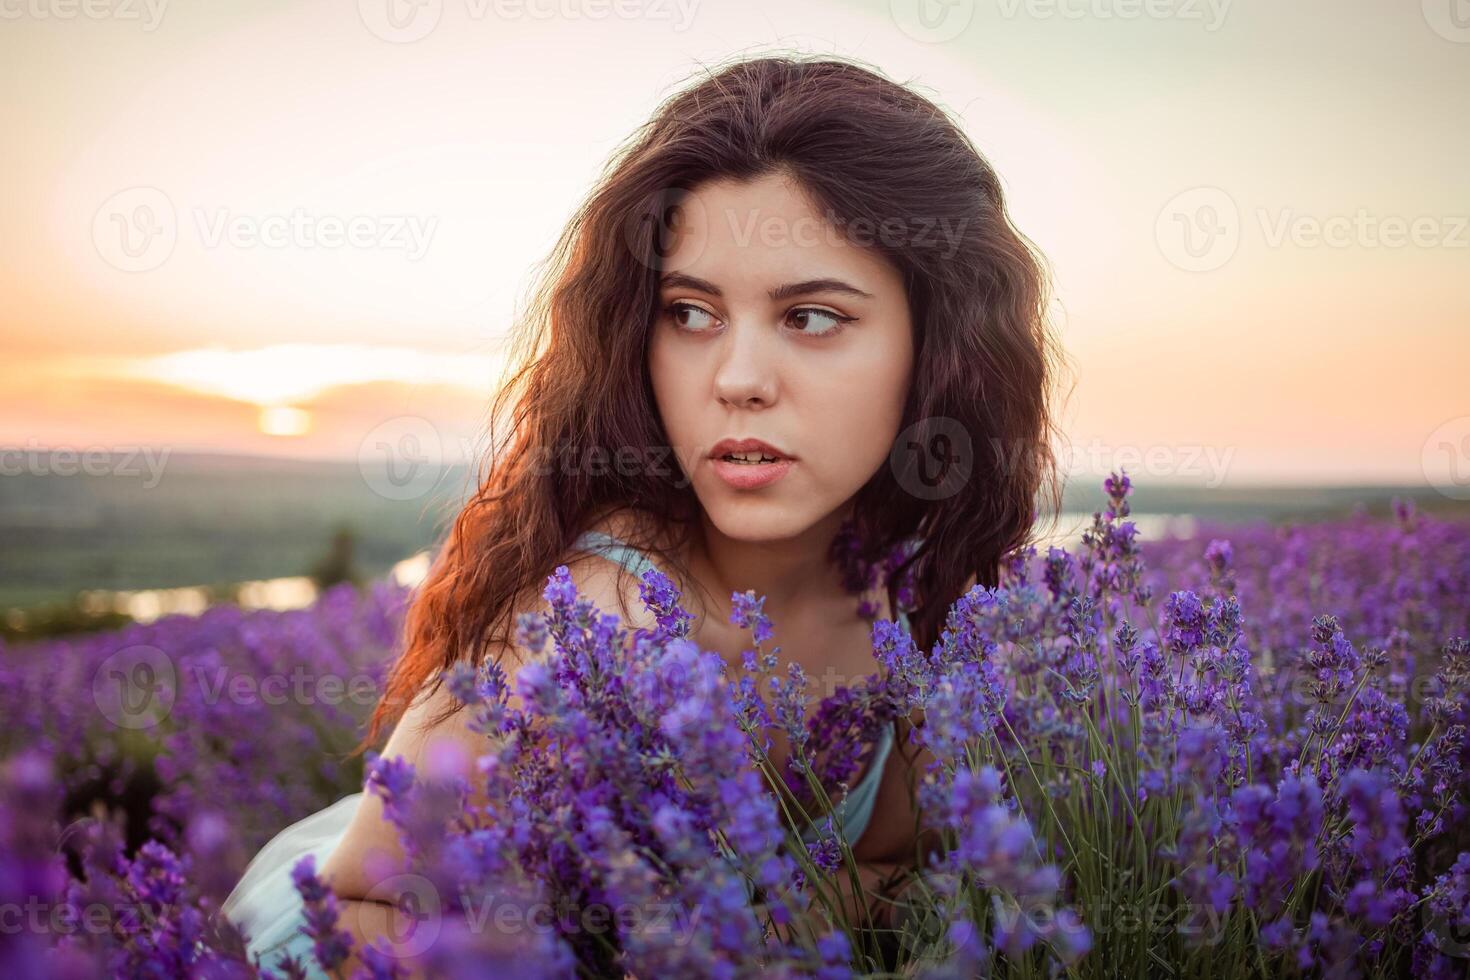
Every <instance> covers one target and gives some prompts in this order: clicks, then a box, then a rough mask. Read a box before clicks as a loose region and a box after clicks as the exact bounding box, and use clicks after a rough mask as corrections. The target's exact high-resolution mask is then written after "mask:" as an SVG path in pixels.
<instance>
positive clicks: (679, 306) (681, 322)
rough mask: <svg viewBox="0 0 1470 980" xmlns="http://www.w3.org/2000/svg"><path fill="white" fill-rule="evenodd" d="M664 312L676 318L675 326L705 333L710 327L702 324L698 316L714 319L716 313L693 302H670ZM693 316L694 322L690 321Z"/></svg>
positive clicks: (691, 331)
mask: <svg viewBox="0 0 1470 980" xmlns="http://www.w3.org/2000/svg"><path fill="white" fill-rule="evenodd" d="M664 313H666V314H667V315H669V316H671V317H673V318H674V324H675V326H677V327H678V328H679V329H680V330H684V331H687V332H689V333H704V332H705V330H707V329H708V327H707V326H701V325H700V323H699V321H698V319H697V318H698V317H706V318H707V319H709V320H713V319H714V314H713V313H711V312H710V311H709V310H706V309H704V308H703V307H699V306H695V305H693V304H691V303H670V304H669V305H668V306H665V307H664ZM691 318H692V319H694V322H693V323H691V322H690V320H691Z"/></svg>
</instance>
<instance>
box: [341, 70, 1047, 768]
mask: <svg viewBox="0 0 1470 980" xmlns="http://www.w3.org/2000/svg"><path fill="white" fill-rule="evenodd" d="M776 172H779V173H782V174H785V175H789V176H791V177H792V178H794V179H795V181H796V182H797V183H798V185H799V186H801V187H802V188H804V190H805V191H806V192H807V194H808V195H809V196H810V199H811V200H812V201H814V202H815V203H816V204H818V205H820V209H821V210H822V212H823V213H824V215H825V217H826V218H827V220H829V221H831V222H833V224H834V225H835V226H836V227H838V228H869V229H878V228H883V227H885V226H884V222H885V221H888V222H889V223H890V224H889V225H888V226H887V227H890V228H896V227H903V228H906V229H910V230H913V229H923V228H928V229H931V230H932V231H931V234H930V239H929V241H928V242H927V244H926V243H924V242H921V241H919V239H918V237H917V236H913V237H912V239H910V237H909V236H899V237H900V238H901V239H902V240H898V241H894V240H891V239H890V238H889V237H888V236H884V235H882V234H879V235H876V236H870V238H869V241H868V242H866V243H864V247H871V248H876V249H878V250H879V251H880V252H882V253H883V254H884V255H885V256H886V257H887V259H888V260H889V261H891V262H892V263H893V264H894V265H895V266H896V267H897V268H898V269H900V270H901V271H902V273H903V281H904V284H905V288H906V290H907V295H908V301H909V305H910V311H911V314H912V321H913V324H914V330H915V335H914V341H915V355H916V357H915V368H914V371H915V373H914V378H913V384H911V385H910V395H909V399H908V403H907V405H906V407H905V414H904V421H903V424H902V427H901V435H900V439H899V440H896V443H898V444H897V445H896V446H895V450H896V451H895V452H894V453H892V454H891V455H890V462H891V465H889V466H884V467H880V469H879V471H878V472H876V473H874V474H873V476H872V478H871V479H870V480H869V481H868V483H867V484H866V485H865V486H863V487H862V489H861V490H860V491H859V492H858V494H857V496H856V499H855V500H854V502H853V503H854V508H853V511H852V522H853V523H852V525H851V527H852V528H853V529H854V530H855V532H856V538H857V540H858V541H859V542H861V545H860V553H861V556H862V559H863V560H864V561H870V562H874V563H877V562H880V561H881V559H882V557H883V556H885V555H889V554H892V553H893V551H894V549H895V548H896V547H899V546H900V545H901V543H902V542H904V541H906V540H908V539H911V538H915V537H917V538H919V539H920V540H921V542H922V543H921V545H920V547H919V548H918V550H917V551H916V552H914V553H913V554H912V555H911V557H909V558H908V559H907V561H904V562H902V563H901V564H899V565H898V567H896V568H895V569H894V571H893V575H892V576H891V577H889V578H888V580H887V581H885V582H882V583H880V586H881V587H882V588H884V589H885V590H886V591H887V595H888V598H889V608H890V609H897V608H899V606H898V604H897V598H898V597H897V594H896V589H897V583H898V582H899V580H900V579H902V578H903V577H905V576H907V577H908V578H909V581H910V582H911V583H912V594H913V598H914V599H915V600H916V601H911V602H909V603H908V605H910V606H911V607H912V609H913V612H912V614H911V615H910V623H911V625H912V629H913V634H914V638H915V640H916V642H918V643H919V644H920V645H921V647H923V648H925V649H927V648H929V647H930V646H932V645H933V644H934V643H935V642H936V641H937V639H938V637H939V634H940V632H941V630H942V629H943V626H944V619H945V614H946V612H947V610H948V609H949V607H950V605H952V604H953V602H954V601H955V600H956V599H958V598H959V597H960V595H961V594H963V592H964V591H965V590H966V589H967V588H969V587H970V585H971V584H973V583H976V582H978V583H980V584H984V585H994V584H996V583H997V578H998V575H999V572H1000V567H1001V562H1002V560H1003V558H1004V557H1005V556H1006V554H1007V553H1008V552H1010V551H1012V550H1013V549H1015V548H1017V547H1019V546H1021V545H1023V544H1025V543H1027V542H1028V540H1029V536H1030V535H1031V534H1032V532H1033V530H1034V529H1035V528H1036V527H1037V522H1038V517H1039V507H1038V504H1039V503H1040V501H1041V498H1042V494H1043V491H1049V494H1048V495H1047V498H1048V499H1049V501H1050V504H1051V506H1050V508H1049V510H1050V513H1051V514H1052V516H1053V519H1054V516H1055V514H1056V512H1057V511H1058V510H1059V509H1060V487H1059V483H1058V480H1057V472H1056V470H1057V467H1056V460H1055V457H1054V454H1053V451H1052V445H1051V442H1052V430H1053V415H1052V412H1051V409H1050V400H1051V397H1050V396H1051V392H1052V388H1053V387H1054V380H1055V377H1056V372H1057V369H1058V367H1059V366H1060V365H1061V364H1062V363H1063V361H1064V358H1063V357H1062V355H1061V352H1060V349H1059V347H1058V345H1057V344H1056V342H1055V340H1054V338H1053V337H1052V334H1051V332H1050V329H1049V326H1048V319H1047V313H1048V303H1049V287H1048V277H1047V274H1046V271H1045V265H1044V262H1043V260H1042V258H1041V256H1040V255H1039V254H1038V252H1037V251H1036V250H1035V249H1034V247H1033V246H1032V245H1031V243H1030V242H1029V241H1028V240H1027V239H1025V238H1024V237H1023V236H1022V235H1021V234H1020V233H1019V232H1018V231H1017V230H1016V229H1015V228H1014V227H1013V226H1012V224H1011V221H1010V219H1009V217H1008V215H1007V212H1006V208H1005V203H1004V196H1003V194H1002V192H1001V186H1000V181H999V179H998V178H997V177H996V174H995V172H994V170H992V169H991V167H990V165H989V164H988V163H987V162H986V160H985V159H984V157H982V156H981V155H980V153H979V152H978V151H977V150H976V148H975V147H974V145H973V144H972V143H971V142H970V140H969V138H968V137H967V136H966V135H965V133H964V132H963V131H962V130H961V129H960V128H959V126H958V125H956V123H955V122H954V121H953V120H952V119H951V118H950V117H949V116H947V115H946V113H945V112H944V111H942V110H941V109H940V108H939V107H938V106H936V105H935V104H933V103H932V102H930V101H929V100H927V99H925V98H924V97H922V96H920V95H919V94H917V93H915V92H914V91H912V90H910V89H909V88H907V87H905V86H903V85H900V84H898V83H896V82H893V81H890V80H889V79H887V78H885V77H883V75H882V74H880V73H879V72H878V71H876V70H874V69H871V68H868V67H865V66H862V65H859V64H856V63H853V62H851V61H846V60H840V59H835V58H831V57H820V58H817V57H802V56H794V57H760V58H754V59H744V60H739V61H736V62H733V63H730V64H727V65H726V66H724V67H721V68H718V69H706V70H705V72H704V73H703V77H702V79H700V80H698V81H697V82H696V83H694V84H691V85H689V86H688V87H686V88H684V89H683V90H682V91H680V92H678V93H677V94H675V95H674V96H672V97H671V98H669V99H668V100H667V101H666V102H664V103H663V104H662V105H661V106H660V107H659V108H658V109H657V111H656V112H655V113H654V115H653V117H652V118H651V119H650V120H649V121H648V122H647V123H646V124H645V125H644V126H643V127H642V128H640V129H639V130H638V131H637V132H635V133H634V134H633V136H632V137H630V139H629V140H628V141H627V142H626V143H625V144H624V145H623V146H622V147H620V148H619V150H618V151H617V152H616V153H615V155H614V157H613V159H612V160H611V162H610V163H609V164H608V166H607V168H606V169H605V171H604V174H603V176H602V177H601V179H600V180H599V181H598V183H597V185H596V186H595V187H594V188H593V190H592V192H591V193H590V194H589V196H588V197H587V199H586V200H585V202H583V203H582V205H581V206H580V208H579V210H578V211H577V212H576V214H575V215H574V216H573V218H572V220H571V221H570V222H569V224H568V226H567V228H566V230H565V232H564V233H563V234H562V236H561V238H560V239H559V241H558V242H557V244H556V245H555V247H554V249H553V250H552V253H551V254H550V256H549V257H548V258H547V259H546V260H545V261H544V262H543V263H542V265H541V266H539V267H538V269H539V277H538V279H537V282H536V284H535V286H534V288H533V291H532V293H531V296H530V300H531V301H530V303H529V305H528V306H527V308H526V309H525V312H524V313H523V314H522V315H521V317H520V318H519V319H518V324H517V329H516V332H515V334H514V336H513V341H512V346H511V348H510V361H509V366H508V369H507V371H506V376H505V377H504V378H503V379H502V382H501V386H500V388H499V390H498V393H497V395H496V397H495V399H494V401H493V403H492V406H491V410H490V418H489V442H488V451H487V453H486V455H485V458H484V460H483V461H482V463H481V467H480V471H479V473H478V477H477V479H476V487H477V489H476V490H475V491H474V493H473V494H472V495H471V496H470V499H469V501H468V503H467V504H466V505H465V506H464V507H463V509H462V510H461V511H460V512H459V514H458V515H457V517H456V518H455V519H454V521H453V523H452V525H451V528H450V530H449V533H448V536H447V539H446V540H445V542H444V544H443V546H442V547H441V548H440V550H439V553H438V555H437V557H436V559H435V561H434V563H433V565H432V568H431V570H430V572H429V575H428V577H427V579H426V580H425V581H424V582H423V583H422V584H421V586H420V587H419V589H418V591H417V593H416V595H415V597H414V600H413V603H412V605H411V607H410V609H409V613H408V618H407V623H406V627H405V632H406V637H405V643H406V645H405V649H404V651H403V653H402V655H401V657H400V658H399V659H398V660H397V662H396V663H395V665H394V667H393V669H392V672H391V674H390V677H389V680H388V684H387V688H386V690H385V692H384V695H383V697H382V699H381V700H380V701H379V703H378V705H377V707H376V709H375V711H374V713H373V716H372V719H371V725H370V730H369V732H368V735H367V737H366V738H365V739H364V741H363V744H362V745H361V746H359V751H361V749H362V748H363V747H364V746H366V745H368V744H371V743H373V742H375V741H376V740H377V739H378V737H379V735H380V733H381V732H382V730H383V727H384V725H385V724H387V723H389V722H392V721H394V720H396V719H397V718H398V717H399V716H400V715H401V714H402V712H403V710H404V708H405V707H406V706H407V704H408V703H410V701H411V700H412V699H413V698H414V697H415V696H417V695H418V694H419V693H420V692H421V691H423V690H425V688H426V685H428V684H430V683H432V684H438V683H440V681H439V679H438V677H439V674H440V672H441V671H442V670H443V669H444V668H446V667H448V666H450V665H452V664H454V663H456V662H460V661H468V662H471V663H478V662H480V659H481V658H483V657H485V656H487V655H488V651H491V650H495V649H510V644H511V643H512V641H513V638H514V629H515V622H514V614H515V613H516V612H517V611H521V610H526V609H530V608H534V606H535V605H536V601H537V597H538V595H539V592H540V590H541V588H543V587H544V584H545V580H546V577H547V576H548V575H550V574H551V572H552V571H553V570H554V568H555V565H556V564H557V563H558V562H560V561H562V560H563V556H564V555H566V554H568V552H569V551H570V549H571V546H572V542H573V541H574V540H575V538H576V537H577V536H578V535H579V534H580V533H581V532H583V531H584V530H587V529H588V528H589V527H591V526H593V524H594V522H596V521H598V520H599V519H600V518H601V517H603V516H604V515H608V514H611V513H613V512H616V511H620V510H623V509H625V508H631V509H633V510H634V511H637V512H646V513H647V514H651V515H657V521H656V524H657V525H658V528H659V530H660V533H658V534H656V535H651V536H650V537H651V539H650V540H645V541H638V542H635V543H636V544H638V545H639V546H640V547H643V548H644V549H645V550H647V551H649V552H650V553H651V554H653V555H654V556H655V557H656V558H660V559H662V562H663V563H664V564H663V566H662V567H665V568H672V569H675V570H676V574H678V575H687V569H686V568H684V567H683V566H682V564H681V563H680V562H679V557H678V552H679V548H680V546H681V543H687V541H688V538H687V535H689V534H691V533H692V532H693V530H694V528H695V527H696V526H697V523H698V518H699V515H700V510H699V502H698V500H697V498H696V497H695V495H694V492H693V490H692V488H691V487H690V486H689V483H688V479H687V477H686V476H685V475H684V474H683V472H682V470H681V468H680V465H679V463H678V461H677V460H676V459H675V458H674V457H673V455H672V454H670V455H668V456H667V457H665V459H666V460H667V462H666V465H664V466H657V465H636V466H626V465H617V460H618V458H619V457H618V453H619V452H620V451H622V452H623V453H624V458H628V457H627V456H626V454H627V451H628V449H629V447H636V448H637V450H638V451H640V452H641V451H642V450H643V449H644V447H649V448H650V449H652V447H667V446H668V445H669V440H668V437H667V435H666V434H665V432H664V427H663V424H662V422H661V420H660V418H659V415H658V412H657V408H656V405H655V402H654V398H653V390H652V386H651V382H650V377H649V370H648V357H647V348H648V341H649V334H650V328H651V326H652V324H653V323H654V321H655V319H656V313H657V310H658V300H659V273H660V268H661V262H662V261H663V259H664V257H665V255H666V254H667V246H668V243H669V238H668V232H669V230H670V228H671V226H672V224H673V222H674V221H676V220H677V209H678V204H679V201H680V199H681V198H682V196H683V195H684V194H685V193H687V192H688V191H689V190H690V189H692V188H694V187H696V186H698V185H700V184H702V183H703V182H705V181H709V180H713V179H716V178H732V179H737V180H751V179H755V178H759V177H762V176H766V175H769V174H772V173H776ZM895 219H896V220H897V222H898V224H896V225H895V224H893V222H894V221H895ZM935 239H942V240H940V241H937V242H936V241H935ZM936 244H937V245H940V246H942V247H935V246H936ZM599 458H600V459H601V460H602V463H601V465H596V464H595V461H596V460H598V459H599ZM642 458H643V459H644V460H646V461H651V460H655V459H657V456H656V455H655V454H654V453H652V452H650V453H648V454H647V455H646V456H644V457H642ZM936 459H937V461H938V462H939V463H941V464H944V465H949V466H960V467H961V468H962V470H963V474H962V479H961V480H960V482H959V484H958V485H953V484H952V485H951V486H949V488H948V489H947V490H945V491H942V492H934V491H933V488H934V487H936V486H939V485H940V484H939V483H938V482H936V477H935V470H934V466H935V463H936ZM565 460H570V461H573V463H574V465H563V461H565ZM910 566H912V567H910ZM500 644H504V646H500Z"/></svg>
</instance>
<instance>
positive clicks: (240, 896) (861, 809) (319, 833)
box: [222, 531, 910, 978]
mask: <svg viewBox="0 0 1470 980" xmlns="http://www.w3.org/2000/svg"><path fill="white" fill-rule="evenodd" d="M573 548H574V550H577V551H588V552H592V553H594V554H601V555H604V556H606V557H607V558H609V559H611V560H612V561H615V562H617V563H618V564H620V565H622V566H623V567H624V568H627V569H628V570H629V571H631V572H632V573H633V574H634V575H637V576H641V575H642V574H643V572H644V570H646V569H648V568H653V567H656V566H655V565H654V563H653V561H652V560H651V559H650V558H649V557H648V555H646V554H644V553H643V552H642V551H639V550H637V549H636V548H633V547H631V546H629V545H627V544H625V543H623V542H622V541H620V540H618V539H617V538H614V537H612V536H611V535H609V534H605V533H603V532H601V531H587V532H586V533H584V534H583V535H582V536H581V537H579V538H578V539H577V541H576V542H575V544H574V545H573ZM898 623H899V625H900V626H901V627H902V628H903V629H904V630H908V629H909V628H910V627H909V622H908V618H907V616H905V615H904V614H903V613H902V612H900V613H899V616H898ZM882 731H883V733H882V735H881V736H880V738H879V740H878V743H877V745H876V746H875V747H874V750H873V757H872V761H871V762H870V763H869V765H868V767H867V769H866V770H865V771H864V773H863V775H862V778H860V779H859V780H858V781H857V783H856V784H855V785H853V786H851V787H850V788H849V790H848V793H847V796H846V797H845V798H843V799H842V800H841V801H840V802H839V803H838V804H837V806H836V808H835V810H834V811H833V819H834V821H835V822H837V823H838V824H839V825H840V826H841V828H842V830H843V832H844V834H845V836H846V838H847V840H848V841H851V842H854V843H855V842H856V841H857V840H858V838H859V837H861V836H862V834H863V831H865V830H866V829H867V827H868V822H869V821H870V820H871V819H872V816H873V804H874V803H875V802H876V800H877V798H878V783H879V781H880V779H881V778H882V774H883V767H884V764H885V763H886V762H887V761H888V755H889V752H890V751H891V750H892V749H893V739H894V736H893V726H892V725H885V726H884V727H883V730H882ZM362 797H363V794H362V793H361V792H358V793H353V794H351V795H349V796H345V797H343V798H342V799H340V800H338V801H337V802H335V803H333V804H331V805H329V806H327V807H326V808H324V809H321V810H318V811H317V812H316V813H313V814H311V815H310V816H307V817H303V818H302V819H301V820H298V821H297V822H296V823H293V824H291V825H290V826H289V827H287V828H285V829H284V830H282V831H281V832H280V833H278V834H276V836H275V837H273V838H271V840H270V842H269V843H267V844H266V845H265V846H264V847H262V848H261V849H260V851H259V853H257V854H256V855H255V857H254V858H252V859H251V861H250V864H249V865H248V866H247V867H246V868H245V873H244V875H242V876H241V878H240V881H239V882H238V883H237V884H236V885H235V888H234V890H233V891H232V892H230V895H229V897H228V898H226V899H225V902H224V905H223V906H222V911H223V912H224V914H225V915H226V916H227V917H228V918H229V919H230V920H231V921H232V922H234V923H235V924H236V925H238V926H239V927H240V928H241V929H243V930H245V933H246V935H247V937H248V938H249V943H248V946H247V949H248V951H249V953H250V955H251V956H252V957H254V956H259V957H260V963H261V966H262V967H264V968H266V969H271V970H277V969H279V966H278V964H279V961H280V959H281V958H282V957H284V956H287V955H290V956H295V957H296V958H297V959H299V960H300V961H301V962H302V963H304V964H305V965H306V970H307V975H308V976H310V977H314V978H326V976H327V975H326V974H325V973H324V972H323V971H322V970H321V968H320V967H318V966H317V964H316V960H315V959H314V957H313V954H312V940H311V938H310V937H308V936H307V935H306V934H305V933H304V932H302V931H301V927H302V925H303V924H304V922H305V919H304V918H303V916H302V907H301V897H300V895H299V894H297V892H296V886H295V884H294V883H293V882H292V881H291V868H292V867H293V866H294V865H295V864H296V862H297V861H299V860H300V859H301V858H303V857H305V856H306V855H308V854H311V855H314V856H315V858H316V866H317V868H318V869H320V868H321V866H322V865H323V864H324V863H325V862H326V860H327V857H328V855H330V854H331V853H332V851H333V850H335V849H336V847H337V842H338V841H340V840H341V839H342V835H343V834H344V833H345V832H346V830H347V825H348V824H349V823H350V822H351V821H352V816H353V814H354V813H356V812H357V805H358V803H359V802H360V801H361V800H362ZM825 824H826V818H825V817H823V818H821V819H820V820H819V821H815V822H813V823H812V824H811V825H810V826H808V827H806V828H804V829H803V830H802V834H801V836H802V838H803V839H804V840H806V841H808V842H810V841H815V840H816V839H817V837H818V836H819V834H820V833H821V830H822V828H823V827H825Z"/></svg>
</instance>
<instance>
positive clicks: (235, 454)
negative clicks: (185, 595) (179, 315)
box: [0, 443, 1443, 494]
mask: <svg viewBox="0 0 1470 980" xmlns="http://www.w3.org/2000/svg"><path fill="white" fill-rule="evenodd" d="M14 451H19V452H25V453H31V454H40V455H48V456H49V455H54V454H56V453H70V454H71V455H73V456H80V455H81V454H83V453H88V454H93V455H94V458H95V455H96V454H98V453H102V454H104V455H106V456H107V457H108V458H112V457H116V456H125V455H127V454H129V453H133V454H137V453H147V454H149V455H150V456H151V457H156V456H157V455H159V454H163V453H166V454H167V457H168V458H170V459H177V458H182V459H185V460H215V461H221V462H235V463H251V464H260V465H270V464H276V465H291V466H339V467H351V466H358V467H361V466H362V465H363V462H362V461H361V460H359V459H355V458H353V457H350V456H345V455H344V456H332V455H294V454H277V453H262V452H253V451H249V450H227V449H216V448H197V447H187V446H185V447H174V446H159V445H150V444H144V443H138V444H135V445H126V446H113V447H110V448H109V447H105V446H89V447H76V446H59V447H40V446H29V447H25V446H18V445H14V444H8V443H0V453H6V452H14ZM480 462H481V459H480V458H475V459H473V460H458V461H444V462H441V463H440V464H439V465H440V466H442V467H443V468H445V469H460V468H464V469H468V468H470V467H471V466H473V465H479V464H480ZM4 475H22V474H8V473H7V474H0V476H4ZM32 475H37V476H40V475H48V474H32ZM1107 476H1108V474H1107V473H1102V472H1099V473H1095V474H1094V473H1088V472H1077V473H1072V474H1069V475H1068V476H1067V477H1066V478H1064V489H1065V487H1067V486H1072V485H1075V484H1076V483H1077V482H1078V481H1079V480H1090V479H1096V480H1102V479H1104V478H1105V477H1107ZM1128 476H1129V478H1130V479H1131V480H1132V481H1133V483H1134V485H1135V486H1141V487H1144V488H1148V487H1166V488H1169V489H1188V490H1226V489H1228V490H1235V491H1249V490H1277V489H1281V490H1383V491H1395V490H1396V491H1409V492H1415V493H1420V492H1422V493H1441V494H1442V493H1443V491H1442V490H1441V489H1440V488H1438V487H1436V486H1434V485H1433V484H1431V483H1428V482H1422V481H1420V482H1398V481H1393V480H1368V481H1364V480H1344V479H1335V478H1325V479H1315V480H1300V479H1294V478H1290V477H1287V478H1283V479H1280V480H1269V479H1261V478H1259V477H1253V478H1249V479H1246V480H1231V479H1228V478H1227V479H1225V480H1224V481H1223V482H1221V483H1220V484H1219V485H1218V486H1214V487H1211V486H1207V485H1206V483H1205V482H1204V481H1201V480H1198V479H1190V478H1181V477H1172V476H1158V477H1150V476H1147V475H1145V476H1144V478H1143V480H1142V482H1140V475H1139V474H1138V473H1134V472H1130V473H1129V474H1128Z"/></svg>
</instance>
